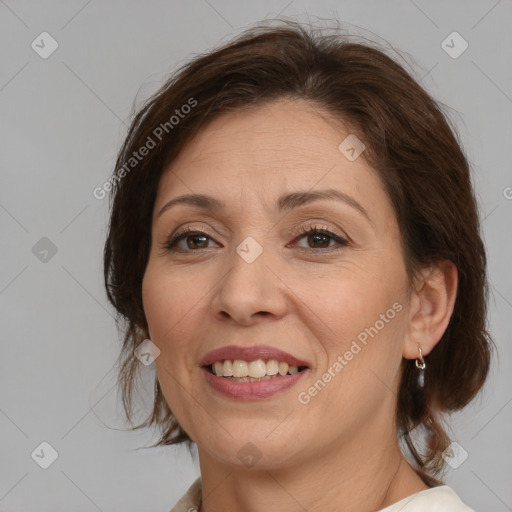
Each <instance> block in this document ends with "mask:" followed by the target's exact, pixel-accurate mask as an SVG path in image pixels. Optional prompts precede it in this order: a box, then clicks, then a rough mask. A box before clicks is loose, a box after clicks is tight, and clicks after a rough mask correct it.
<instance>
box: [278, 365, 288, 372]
mask: <svg viewBox="0 0 512 512" xmlns="http://www.w3.org/2000/svg"><path fill="white" fill-rule="evenodd" d="M287 373H288V363H279V375H286V374H287Z"/></svg>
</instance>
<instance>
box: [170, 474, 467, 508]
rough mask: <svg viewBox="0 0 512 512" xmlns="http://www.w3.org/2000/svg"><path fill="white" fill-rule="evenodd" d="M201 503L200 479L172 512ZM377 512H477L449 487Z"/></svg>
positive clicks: (411, 497)
mask: <svg viewBox="0 0 512 512" xmlns="http://www.w3.org/2000/svg"><path fill="white" fill-rule="evenodd" d="M200 503H201V478H200V477H199V478H198V479H197V480H196V481H195V482H194V483H193V484H192V485H191V486H190V487H189V489H188V490H187V492H186V493H185V494H184V495H183V496H182V498H181V499H180V500H179V501H178V502H177V503H176V505H174V507H173V508H172V509H171V511H170V512H197V511H198V510H199V505H200ZM377 512H475V511H474V510H473V509H472V508H469V507H468V506H467V505H465V504H464V503H463V502H462V501H461V499H460V498H459V497H458V495H457V493H456V492H455V491H454V490H453V489H452V488H451V487H449V486H448V485H440V486H439V487H432V488H430V489H426V490H424V491H420V492H417V493H415V494H411V495H410V496H407V498H404V499H403V500H400V501H397V502H396V503H393V504H392V505H389V507H386V508H383V509H381V510H378V511H377Z"/></svg>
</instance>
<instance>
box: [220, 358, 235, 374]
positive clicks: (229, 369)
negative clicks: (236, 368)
mask: <svg viewBox="0 0 512 512" xmlns="http://www.w3.org/2000/svg"><path fill="white" fill-rule="evenodd" d="M222 376H223V377H233V361H230V360H229V359H226V360H225V361H224V364H223V365H222Z"/></svg>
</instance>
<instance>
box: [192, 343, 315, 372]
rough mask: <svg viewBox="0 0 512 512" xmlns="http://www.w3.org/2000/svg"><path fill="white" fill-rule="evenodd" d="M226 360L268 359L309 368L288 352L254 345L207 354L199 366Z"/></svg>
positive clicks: (219, 349)
mask: <svg viewBox="0 0 512 512" xmlns="http://www.w3.org/2000/svg"><path fill="white" fill-rule="evenodd" d="M226 359H229V360H231V361H233V360H235V359H239V360H241V361H255V360H257V359H264V360H267V361H268V360H270V359H276V360H277V361H282V362H284V363H288V365H290V366H307V367H308V368H309V366H310V365H309V364H308V363H307V361H303V360H301V359H298V358H296V357H295V356H292V355H291V354H289V353H288V352H284V351H283V350H279V349H277V348H275V347H270V346H268V345H254V346H252V347H240V346H238V345H228V346H226V347H221V348H218V349H216V350H212V351H211V352H208V354H206V355H205V356H204V357H203V358H202V359H201V362H200V363H199V364H200V366H210V365H211V364H213V363H215V362H216V361H225V360H226Z"/></svg>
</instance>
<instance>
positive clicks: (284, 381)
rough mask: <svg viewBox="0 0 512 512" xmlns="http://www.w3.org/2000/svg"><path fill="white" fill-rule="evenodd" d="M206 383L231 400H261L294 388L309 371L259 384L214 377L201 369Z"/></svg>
mask: <svg viewBox="0 0 512 512" xmlns="http://www.w3.org/2000/svg"><path fill="white" fill-rule="evenodd" d="M201 370H202V371H203V374H204V376H205V378H206V381H207V382H208V384H210V386H211V387H212V388H213V389H215V390H216V391H218V392H219V393H220V394H222V395H224V396H227V397H229V398H238V399H240V400H259V399H262V398H267V397H269V396H272V395H275V394H276V393H279V391H284V390H285V389H288V388H289V387H291V386H293V385H294V384H295V383H296V382H298V380H299V379H300V378H302V376H303V375H304V374H305V373H306V372H307V371H308V370H307V369H305V370H302V371H301V372H298V373H294V374H293V375H284V376H280V377H274V378H273V379H269V380H261V381H258V382H235V381H232V380H230V379H225V378H224V377H219V376H217V375H214V374H213V373H211V372H210V371H209V370H207V369H206V368H204V367H203V368H201Z"/></svg>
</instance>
